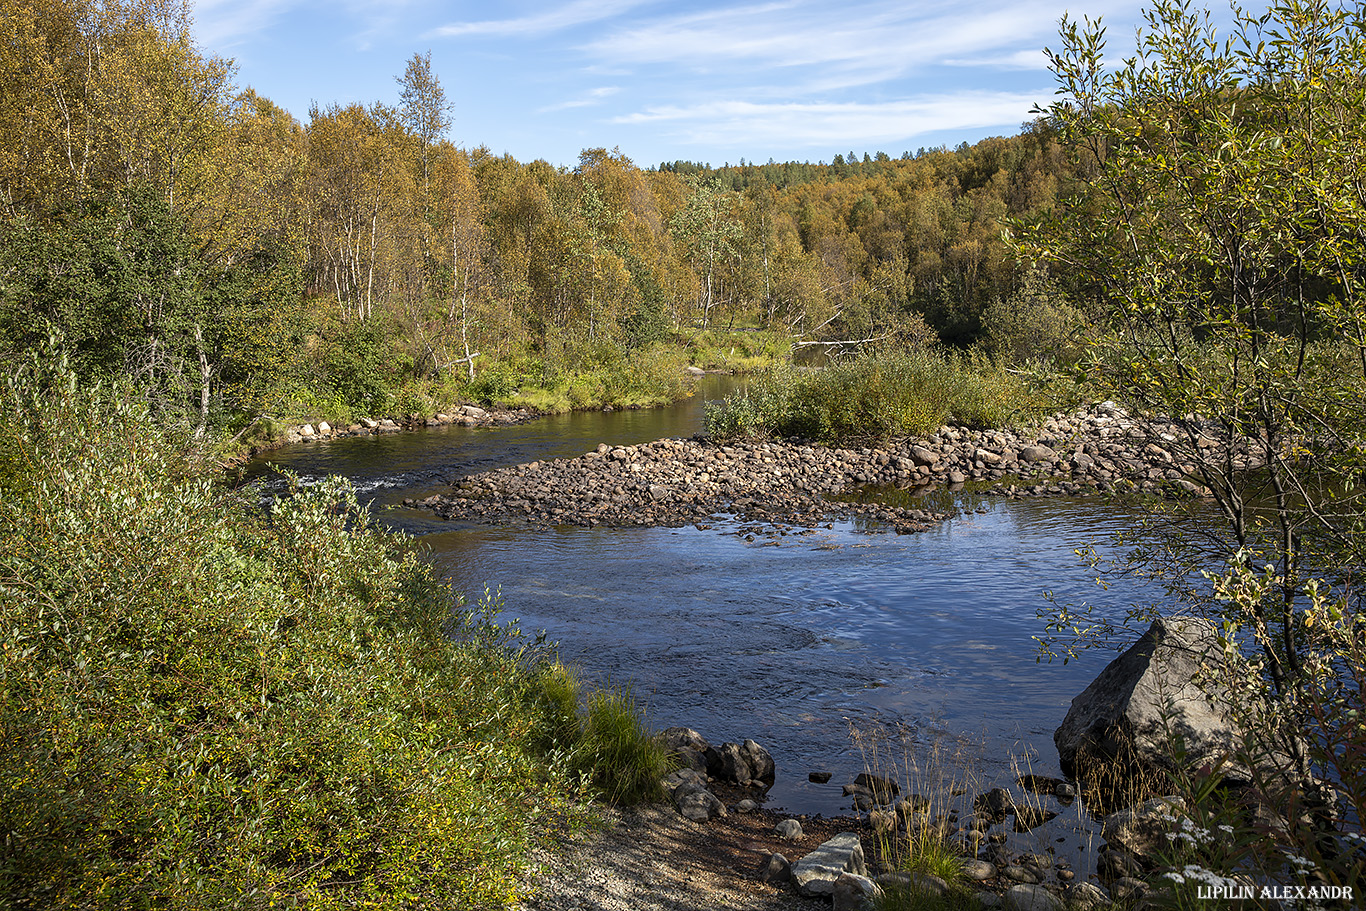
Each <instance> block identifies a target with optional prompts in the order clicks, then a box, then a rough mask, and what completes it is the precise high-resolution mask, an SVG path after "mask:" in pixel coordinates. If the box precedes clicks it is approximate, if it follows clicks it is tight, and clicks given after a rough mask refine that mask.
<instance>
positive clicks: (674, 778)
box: [664, 768, 707, 794]
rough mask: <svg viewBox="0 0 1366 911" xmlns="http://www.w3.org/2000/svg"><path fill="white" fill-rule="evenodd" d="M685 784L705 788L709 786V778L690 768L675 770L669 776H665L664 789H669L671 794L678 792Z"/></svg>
mask: <svg viewBox="0 0 1366 911" xmlns="http://www.w3.org/2000/svg"><path fill="white" fill-rule="evenodd" d="M685 784H691V785H696V786H697V787H699V788H705V787H706V786H707V776H706V775H704V774H702V773H701V772H699V771H698V770H697V769H688V768H683V769H675V770H674V771H672V772H670V773H669V774H668V775H665V776H664V787H666V788H668V789H669V793H671V794H672V793H673V792H674V791H677V790H678V789H679V787H681V786H682V785H685Z"/></svg>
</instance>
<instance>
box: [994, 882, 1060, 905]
mask: <svg viewBox="0 0 1366 911" xmlns="http://www.w3.org/2000/svg"><path fill="white" fill-rule="evenodd" d="M1001 906H1002V907H1003V908H1006V909H1007V911H1062V907H1063V905H1062V900H1061V899H1059V898H1058V897H1057V896H1056V895H1054V894H1053V893H1052V892H1050V891H1048V890H1047V889H1045V888H1044V887H1043V886H1038V885H1030V884H1027V883H1021V884H1020V885H1017V886H1011V887H1010V888H1009V889H1007V890H1006V891H1005V893H1004V894H1003V895H1002V896H1001Z"/></svg>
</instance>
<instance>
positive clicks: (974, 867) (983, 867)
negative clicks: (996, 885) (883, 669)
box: [963, 858, 996, 882]
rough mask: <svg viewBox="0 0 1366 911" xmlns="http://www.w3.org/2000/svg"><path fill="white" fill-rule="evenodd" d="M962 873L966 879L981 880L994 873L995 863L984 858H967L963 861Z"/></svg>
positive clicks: (989, 877) (990, 876)
mask: <svg viewBox="0 0 1366 911" xmlns="http://www.w3.org/2000/svg"><path fill="white" fill-rule="evenodd" d="M963 875H964V876H966V877H967V878H968V879H971V880H976V881H977V882H981V881H982V880H984V879H991V878H992V877H993V876H995V875H996V865H995V864H993V863H989V862H987V861H985V860H977V859H976V858H969V859H967V860H965V861H963Z"/></svg>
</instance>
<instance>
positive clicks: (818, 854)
mask: <svg viewBox="0 0 1366 911" xmlns="http://www.w3.org/2000/svg"><path fill="white" fill-rule="evenodd" d="M845 872H848V873H855V874H858V875H859V876H867V875H868V866H867V863H866V862H865V861H864V856H863V845H862V843H860V841H859V837H858V833H857V832H841V833H840V834H838V835H836V836H835V837H834V838H831V839H830V840H829V841H826V842H824V843H822V844H821V845H820V846H819V847H817V848H816V849H815V850H814V851H812V852H811V853H809V854H807V855H806V856H805V857H803V858H801V859H800V860H798V861H797V862H796V863H795V864H793V866H792V877H793V880H794V881H795V882H796V884H797V891H798V892H800V893H801V894H802V895H808V896H811V895H831V894H832V893H833V892H834V891H835V881H836V880H837V879H839V876H840V874H841V873H845Z"/></svg>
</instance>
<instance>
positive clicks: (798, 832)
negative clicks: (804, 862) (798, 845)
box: [773, 819, 802, 841]
mask: <svg viewBox="0 0 1366 911" xmlns="http://www.w3.org/2000/svg"><path fill="white" fill-rule="evenodd" d="M773 831H775V832H777V833H778V837H779V838H782V839H784V840H786V841H793V840H795V839H798V838H801V837H802V824H801V823H800V822H798V821H797V820H795V819H784V820H782V821H780V822H779V823H778V824H777V825H776V826H774V827H773Z"/></svg>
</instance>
